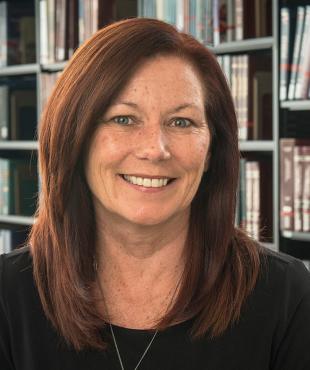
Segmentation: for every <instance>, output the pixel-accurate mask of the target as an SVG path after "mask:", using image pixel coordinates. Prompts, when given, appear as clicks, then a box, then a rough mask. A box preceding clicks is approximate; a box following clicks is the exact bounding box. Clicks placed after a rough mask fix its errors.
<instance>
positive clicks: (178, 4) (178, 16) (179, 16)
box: [176, 0, 184, 31]
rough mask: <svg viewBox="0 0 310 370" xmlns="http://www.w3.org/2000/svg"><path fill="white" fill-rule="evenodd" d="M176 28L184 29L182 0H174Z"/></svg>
mask: <svg viewBox="0 0 310 370" xmlns="http://www.w3.org/2000/svg"><path fill="white" fill-rule="evenodd" d="M176 28H177V29H178V30H179V31H184V4H183V0H176Z"/></svg>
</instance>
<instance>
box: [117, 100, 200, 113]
mask: <svg viewBox="0 0 310 370" xmlns="http://www.w3.org/2000/svg"><path fill="white" fill-rule="evenodd" d="M115 105H127V106H129V107H132V108H135V109H137V110H139V105H138V104H136V103H133V102H129V101H117V102H115V103H114V104H112V105H111V106H112V107H113V106H115ZM185 108H195V109H196V110H200V109H199V107H198V106H197V105H196V104H195V103H184V104H180V105H178V106H177V107H176V108H174V109H172V110H171V111H169V113H177V112H179V111H180V110H182V109H185Z"/></svg>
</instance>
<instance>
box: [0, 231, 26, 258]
mask: <svg viewBox="0 0 310 370" xmlns="http://www.w3.org/2000/svg"><path fill="white" fill-rule="evenodd" d="M27 235H28V229H27V228H25V227H23V228H21V227H18V226H14V225H11V226H1V228H0V254H3V253H9V252H11V251H12V250H13V249H16V248H19V247H21V246H23V244H24V243H25V240H26V238H27Z"/></svg>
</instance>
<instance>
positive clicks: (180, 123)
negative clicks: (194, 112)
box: [172, 118, 193, 128]
mask: <svg viewBox="0 0 310 370" xmlns="http://www.w3.org/2000/svg"><path fill="white" fill-rule="evenodd" d="M192 124H193V122H192V121H191V120H189V119H187V118H175V119H174V120H173V122H172V126H175V127H180V128H185V127H189V126H191V125H192Z"/></svg>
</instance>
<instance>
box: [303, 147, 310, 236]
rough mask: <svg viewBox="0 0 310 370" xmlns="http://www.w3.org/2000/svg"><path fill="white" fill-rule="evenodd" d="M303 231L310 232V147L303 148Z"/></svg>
mask: <svg viewBox="0 0 310 370" xmlns="http://www.w3.org/2000/svg"><path fill="white" fill-rule="evenodd" d="M302 148H303V149H302V150H303V160H304V166H303V168H304V173H303V200H302V227H303V229H302V231H304V232H310V145H309V146H303V147H302Z"/></svg>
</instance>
